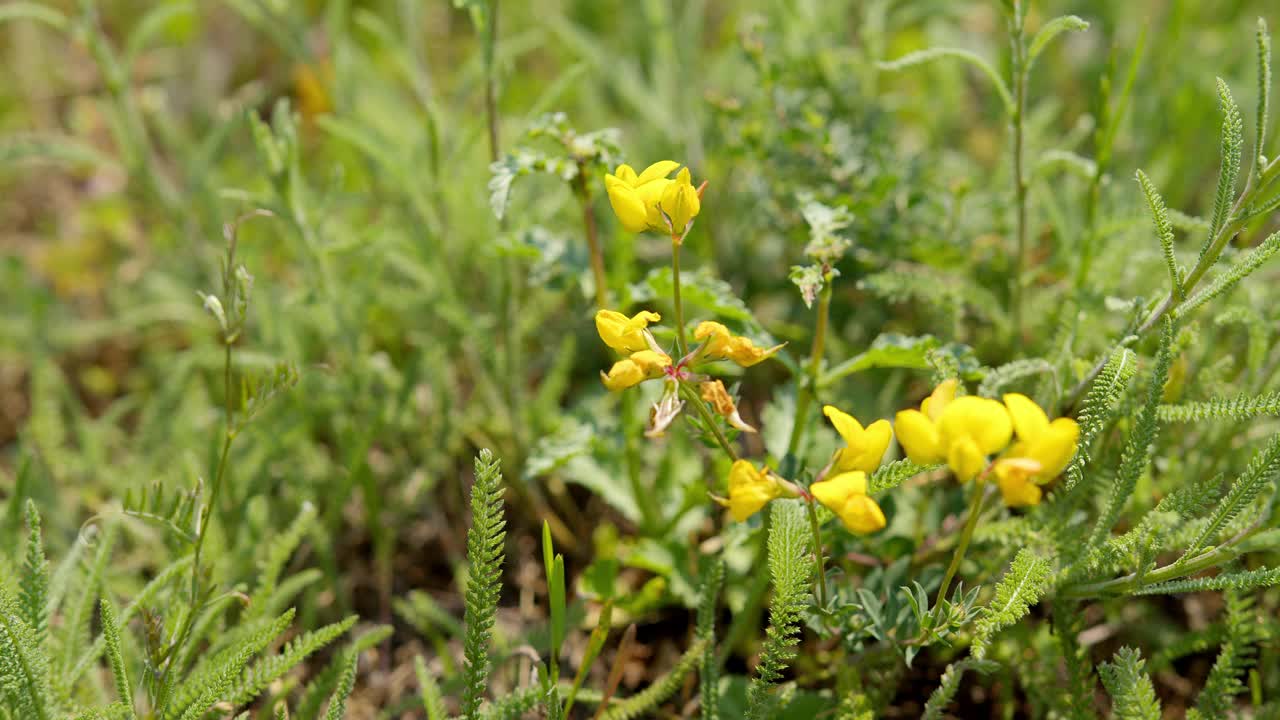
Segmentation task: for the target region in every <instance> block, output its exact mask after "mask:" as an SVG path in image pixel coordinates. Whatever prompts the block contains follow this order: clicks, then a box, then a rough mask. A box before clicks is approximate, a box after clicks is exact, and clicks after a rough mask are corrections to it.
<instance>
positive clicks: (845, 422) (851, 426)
mask: <svg viewBox="0 0 1280 720" xmlns="http://www.w3.org/2000/svg"><path fill="white" fill-rule="evenodd" d="M822 414H823V415H826V416H827V419H828V420H830V421H831V424H832V425H834V426H835V427H836V432H838V433H840V437H841V438H842V439H844V441H845V443H846V444H848V445H852V444H854V443H855V442H857V440H858V438H859V437H861V436H862V432H863V430H862V423H860V422H858V420H857V418H855V417H854V416H852V415H850V414H849V413H847V412H844V411H843V410H841V409H840V408H838V407H836V406H835V405H823V406H822Z"/></svg>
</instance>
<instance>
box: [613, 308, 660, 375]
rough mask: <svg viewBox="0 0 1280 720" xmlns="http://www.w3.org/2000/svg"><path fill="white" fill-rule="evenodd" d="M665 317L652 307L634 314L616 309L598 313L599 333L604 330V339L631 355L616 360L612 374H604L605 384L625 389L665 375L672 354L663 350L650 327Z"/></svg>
mask: <svg viewBox="0 0 1280 720" xmlns="http://www.w3.org/2000/svg"><path fill="white" fill-rule="evenodd" d="M661 319H662V316H661V315H659V314H658V313H655V312H649V311H648V310H642V311H640V312H638V313H636V314H635V315H633V316H631V317H627V316H626V315H623V314H622V313H620V312H616V311H614V310H601V311H599V312H597V313H596V332H598V333H600V339H601V340H603V341H604V344H605V345H608V346H609V347H611V348H613V349H614V350H617V351H618V352H620V353H622V354H624V355H626V356H627V357H625V358H623V359H622V360H619V361H618V362H616V363H614V364H613V367H611V368H609V372H608V373H600V377H601V379H602V380H603V381H604V386H605V387H607V388H609V389H610V390H622V389H624V388H629V387H632V386H633V385H639V384H640V383H642V382H644V381H645V380H651V379H654V378H660V377H662V376H663V374H664V373H665V371H666V368H669V367H671V356H670V355H668V354H666V353H665V352H662V349H661V348H659V347H658V343H657V342H656V341H654V339H653V335H651V334H650V333H649V330H648V327H649V323H651V322H658V321H659V320H661Z"/></svg>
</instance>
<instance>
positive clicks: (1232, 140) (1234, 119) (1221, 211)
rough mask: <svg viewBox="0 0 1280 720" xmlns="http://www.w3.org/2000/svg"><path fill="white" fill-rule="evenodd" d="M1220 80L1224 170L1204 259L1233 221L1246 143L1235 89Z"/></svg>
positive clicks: (1219, 94) (1201, 251)
mask: <svg viewBox="0 0 1280 720" xmlns="http://www.w3.org/2000/svg"><path fill="white" fill-rule="evenodd" d="M1217 82H1218V102H1219V103H1220V104H1221V106H1222V169H1221V171H1220V172H1219V173H1218V191H1217V193H1216V195H1215V197H1214V201H1213V216H1212V219H1211V220H1210V221H1209V239H1208V240H1207V241H1206V242H1205V244H1204V246H1203V247H1202V248H1201V249H1200V257H1201V258H1203V257H1204V255H1205V253H1206V252H1208V250H1209V247H1210V246H1211V245H1212V244H1213V241H1214V239H1215V238H1217V236H1218V233H1219V232H1220V231H1221V230H1222V228H1223V226H1224V225H1226V224H1227V222H1228V221H1230V218H1229V217H1227V215H1228V213H1230V212H1231V205H1232V203H1233V202H1234V201H1235V195H1236V180H1237V179H1238V178H1239V176H1240V148H1241V147H1242V146H1243V144H1244V118H1243V117H1241V115H1240V108H1239V107H1238V106H1237V105H1236V101H1235V98H1233V97H1232V96H1231V88H1230V87H1228V86H1227V83H1226V81H1225V80H1223V79H1222V78H1218V79H1217Z"/></svg>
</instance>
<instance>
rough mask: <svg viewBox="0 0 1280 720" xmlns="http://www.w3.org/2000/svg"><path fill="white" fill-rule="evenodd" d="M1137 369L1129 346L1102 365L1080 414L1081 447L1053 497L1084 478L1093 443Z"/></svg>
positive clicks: (1061, 493) (1068, 489)
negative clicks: (1060, 490) (1060, 486)
mask: <svg viewBox="0 0 1280 720" xmlns="http://www.w3.org/2000/svg"><path fill="white" fill-rule="evenodd" d="M1136 371H1137V366H1136V365H1135V363H1134V358H1133V353H1132V352H1131V351H1130V350H1129V349H1127V348H1120V349H1118V350H1116V351H1115V352H1114V353H1112V354H1111V357H1110V358H1109V359H1108V360H1107V364H1106V365H1104V366H1103V367H1102V372H1100V373H1098V377H1097V378H1095V379H1094V381H1093V384H1092V385H1090V386H1089V393H1088V394H1087V395H1085V398H1084V403H1083V404H1082V405H1081V406H1080V415H1079V417H1078V422H1079V423H1080V442H1079V444H1080V451H1079V452H1077V453H1076V456H1075V459H1073V460H1072V461H1071V464H1070V465H1068V466H1067V470H1066V473H1065V477H1064V478H1063V482H1062V492H1059V493H1055V494H1053V495H1050V496H1049V497H1050V498H1051V499H1052V498H1055V497H1058V496H1062V495H1063V494H1064V493H1066V492H1068V491H1070V490H1071V489H1072V488H1074V487H1075V486H1076V485H1077V484H1078V483H1079V482H1080V481H1081V480H1082V479H1083V478H1084V467H1085V465H1086V464H1088V462H1089V459H1090V455H1089V446H1090V445H1092V444H1093V441H1094V439H1096V438H1097V437H1098V433H1100V432H1102V429H1103V428H1104V427H1106V425H1107V423H1108V422H1110V421H1111V416H1112V414H1113V413H1114V412H1115V409H1116V406H1117V405H1118V404H1119V402H1120V398H1121V397H1122V396H1123V395H1124V392H1125V390H1126V389H1127V388H1128V387H1129V381H1130V380H1132V379H1133V375H1134V373H1135V372H1136Z"/></svg>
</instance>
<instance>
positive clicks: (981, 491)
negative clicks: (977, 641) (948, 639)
mask: <svg viewBox="0 0 1280 720" xmlns="http://www.w3.org/2000/svg"><path fill="white" fill-rule="evenodd" d="M989 469H990V466H988V470H989ZM986 498H987V472H986V471H985V470H984V471H983V473H982V474H981V475H979V476H978V477H977V479H976V480H975V481H974V488H973V497H972V498H971V499H970V501H969V517H968V518H966V519H965V521H964V529H963V530H961V531H960V540H959V542H958V544H957V545H956V551H955V553H954V554H953V555H952V556H951V564H950V565H948V566H947V572H946V574H944V575H943V576H942V584H941V585H939V586H938V597H937V599H936V600H934V603H933V604H934V607H937V606H939V605H941V604H942V601H943V600H945V599H946V598H947V590H948V589H950V587H951V581H952V580H953V579H955V576H956V573H957V572H959V571H960V563H961V562H963V561H964V554H965V552H966V551H967V550H968V549H969V541H970V540H972V539H973V531H974V529H975V528H977V527H978V516H979V515H981V514H982V503H983V501H984V500H986Z"/></svg>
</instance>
